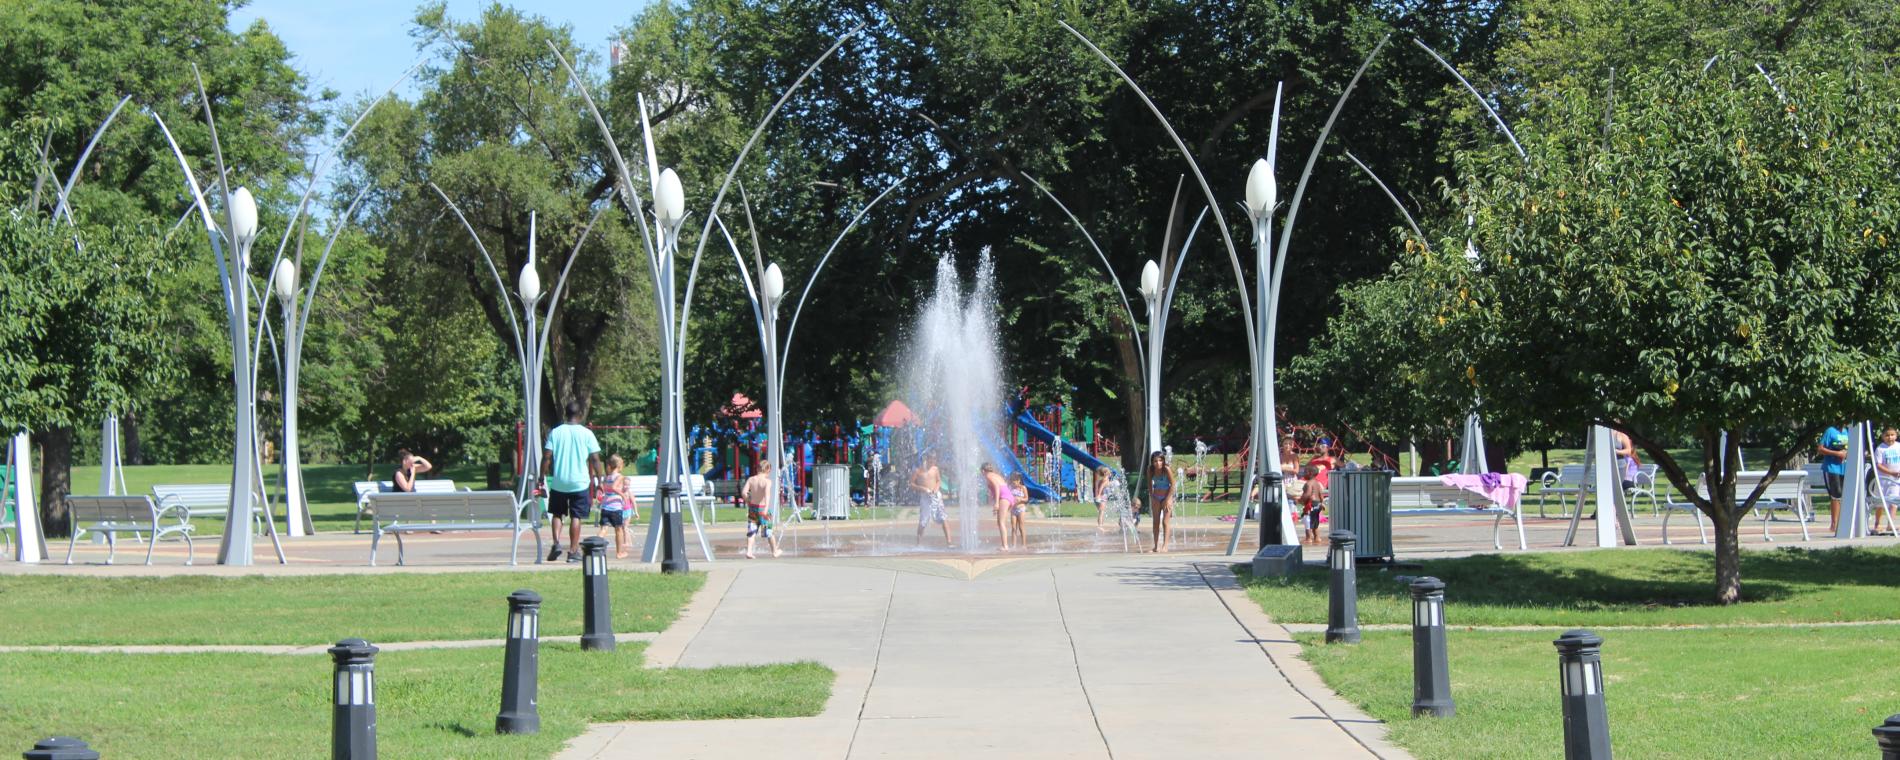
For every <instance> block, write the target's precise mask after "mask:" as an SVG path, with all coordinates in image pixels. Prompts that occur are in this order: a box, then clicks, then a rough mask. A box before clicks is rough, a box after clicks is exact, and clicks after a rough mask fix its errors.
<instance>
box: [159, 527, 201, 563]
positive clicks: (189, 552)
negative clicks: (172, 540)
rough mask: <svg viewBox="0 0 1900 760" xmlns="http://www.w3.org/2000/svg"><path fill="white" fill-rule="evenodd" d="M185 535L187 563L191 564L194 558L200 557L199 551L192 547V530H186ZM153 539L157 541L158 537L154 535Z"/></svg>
mask: <svg viewBox="0 0 1900 760" xmlns="http://www.w3.org/2000/svg"><path fill="white" fill-rule="evenodd" d="M184 536H185V564H187V565H189V564H191V561H192V560H194V559H197V558H198V552H197V550H196V549H193V548H192V547H191V531H185V533H184ZM152 540H153V541H154V542H156V541H157V540H158V537H157V536H153V537H152Z"/></svg>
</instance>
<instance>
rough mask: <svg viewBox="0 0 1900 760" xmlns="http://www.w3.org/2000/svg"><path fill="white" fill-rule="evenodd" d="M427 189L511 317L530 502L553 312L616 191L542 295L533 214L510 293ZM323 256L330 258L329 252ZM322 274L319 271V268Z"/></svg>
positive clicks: (522, 493) (524, 494) (522, 481)
mask: <svg viewBox="0 0 1900 760" xmlns="http://www.w3.org/2000/svg"><path fill="white" fill-rule="evenodd" d="M429 189H430V190H434V191H435V194H436V196H437V197H440V198H441V199H442V203H443V204H444V205H446V206H447V207H448V209H449V211H450V212H452V213H454V214H455V218H456V220H458V221H460V222H461V224H462V229H464V230H466V231H467V232H468V237H469V239H470V240H472V241H474V243H475V249H476V250H477V251H479V252H480V253H481V255H482V261H483V263H485V264H487V265H488V273H489V275H490V276H491V277H493V278H494V281H495V291H496V293H497V294H498V296H499V297H500V298H501V299H502V301H503V302H504V303H503V305H504V306H505V307H506V308H503V309H501V311H502V313H504V314H507V315H508V330H509V332H510V333H512V336H511V337H512V338H513V339H514V349H515V357H516V359H518V360H519V361H520V364H521V416H522V428H523V431H524V436H525V440H524V441H523V443H524V445H523V447H522V451H521V469H520V472H519V473H518V476H517V477H516V479H515V498H517V499H520V500H522V501H527V500H528V499H529V498H531V497H532V496H533V491H532V485H533V483H534V482H535V481H537V480H539V478H540V476H541V379H542V378H543V377H545V375H546V364H547V348H548V340H549V338H550V337H551V335H552V333H553V327H554V313H555V309H557V308H558V307H559V306H560V304H561V294H562V293H563V292H565V291H566V289H567V275H568V272H570V271H573V269H574V261H575V259H576V258H578V257H579V255H580V252H581V246H583V245H585V244H586V243H587V238H588V236H589V235H591V234H593V231H594V224H595V223H596V222H599V221H600V215H601V214H603V213H605V212H606V210H607V209H608V207H610V206H611V205H613V196H614V193H615V192H616V191H613V190H609V191H608V192H607V197H606V198H604V199H603V201H602V203H601V204H600V207H599V208H597V209H595V210H594V213H593V215H592V216H590V217H588V219H587V226H586V227H583V228H581V234H580V237H579V238H578V239H576V240H575V241H574V248H573V250H571V251H569V252H568V254H567V262H566V263H565V264H562V265H561V273H560V275H559V276H557V277H556V278H555V281H554V290H553V292H552V293H544V292H543V291H542V290H541V274H540V272H539V271H538V270H537V269H536V268H535V263H534V262H535V251H536V243H535V238H536V235H535V230H536V227H537V225H538V221H537V216H536V215H535V214H534V213H533V212H529V214H528V230H529V232H528V261H527V263H526V264H524V265H523V266H522V267H521V271H520V272H519V273H518V274H517V275H516V277H515V288H514V290H513V291H510V290H509V289H508V285H507V283H505V282H503V281H502V279H501V270H499V269H497V268H496V267H495V257H494V256H492V255H490V254H489V252H488V246H487V245H485V244H483V243H482V238H481V236H480V235H477V234H475V226H474V225H472V224H469V221H468V217H467V216H464V215H463V214H462V209H461V207H459V206H457V205H455V201H453V200H450V199H449V195H448V193H445V192H443V191H442V188H440V187H437V186H436V184H435V183H433V182H431V183H429ZM325 257H326V258H327V257H328V251H327V250H326V251H325ZM320 272H321V268H319V273H320ZM511 293H512V294H513V295H514V296H515V298H516V300H518V301H519V302H520V304H521V319H520V320H517V319H516V318H515V309H514V306H512V305H509V304H507V303H506V301H507V300H508V297H509V295H510V294H511ZM543 296H546V298H547V302H548V303H547V308H546V309H545V310H543V309H539V308H537V307H538V306H539V304H540V302H541V299H542V298H543ZM522 321H525V322H527V324H528V330H527V335H526V336H523V335H522V331H521V322H522ZM537 324H539V325H540V327H541V330H540V333H539V334H538V335H537V333H536V332H535V327H536V325H537ZM533 516H534V522H535V523H536V529H537V530H538V529H539V523H540V520H541V513H540V510H539V507H538V506H537V507H536V510H535V511H534V513H533ZM555 538H556V539H559V538H560V537H559V536H556V537H555Z"/></svg>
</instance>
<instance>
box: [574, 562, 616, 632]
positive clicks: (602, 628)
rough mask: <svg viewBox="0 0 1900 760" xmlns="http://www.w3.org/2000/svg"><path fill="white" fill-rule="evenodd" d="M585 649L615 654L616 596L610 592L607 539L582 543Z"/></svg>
mask: <svg viewBox="0 0 1900 760" xmlns="http://www.w3.org/2000/svg"><path fill="white" fill-rule="evenodd" d="M581 610H582V611H581V625H582V631H581V649H585V650H593V651H599V652H611V651H614V622H613V621H614V613H613V597H612V596H611V595H610V594H609V593H608V591H607V539H604V538H601V537H599V536H594V537H593V538H587V539H583V540H582V541H581Z"/></svg>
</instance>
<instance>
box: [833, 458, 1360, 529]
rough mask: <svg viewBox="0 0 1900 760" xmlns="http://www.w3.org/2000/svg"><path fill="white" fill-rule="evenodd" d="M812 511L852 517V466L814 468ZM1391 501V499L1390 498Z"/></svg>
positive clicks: (839, 516)
mask: <svg viewBox="0 0 1900 760" xmlns="http://www.w3.org/2000/svg"><path fill="white" fill-rule="evenodd" d="M811 485H812V488H811V490H812V496H811V506H812V511H813V512H816V513H817V515H818V519H820V520H844V519H849V518H850V517H851V467H850V466H849V465H842V464H821V465H818V466H816V467H813V468H812V475H811ZM1387 501H1388V502H1389V501H1390V499H1389V498H1388V499H1387Z"/></svg>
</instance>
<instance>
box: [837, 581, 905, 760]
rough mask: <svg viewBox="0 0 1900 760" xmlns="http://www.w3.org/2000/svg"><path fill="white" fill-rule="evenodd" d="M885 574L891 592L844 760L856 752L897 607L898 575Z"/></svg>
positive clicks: (885, 604) (879, 627) (885, 606)
mask: <svg viewBox="0 0 1900 760" xmlns="http://www.w3.org/2000/svg"><path fill="white" fill-rule="evenodd" d="M886 572H889V573H890V574H891V590H890V593H889V594H888V595H886V596H885V597H884V620H883V622H881V623H879V624H878V627H877V650H876V651H874V652H872V653H871V677H870V678H867V679H865V681H864V696H863V697H860V698H859V699H858V717H857V720H855V721H853V722H852V723H851V741H850V743H848V744H846V745H845V746H844V756H845V760H850V758H851V753H852V752H854V751H856V750H857V747H858V731H860V730H862V729H863V728H864V709H865V707H867V706H869V705H870V704H871V689H872V688H873V687H875V686H877V669H878V666H879V665H882V664H883V662H884V637H885V635H887V634H888V633H890V630H891V608H892V607H894V606H896V605H897V578H898V573H897V571H895V570H888V571H886Z"/></svg>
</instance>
